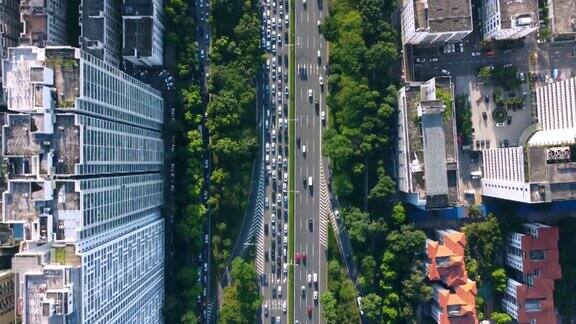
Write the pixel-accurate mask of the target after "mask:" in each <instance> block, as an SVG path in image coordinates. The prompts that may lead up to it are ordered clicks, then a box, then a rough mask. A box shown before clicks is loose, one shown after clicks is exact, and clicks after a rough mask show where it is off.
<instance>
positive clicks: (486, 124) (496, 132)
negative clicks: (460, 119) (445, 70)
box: [456, 76, 533, 150]
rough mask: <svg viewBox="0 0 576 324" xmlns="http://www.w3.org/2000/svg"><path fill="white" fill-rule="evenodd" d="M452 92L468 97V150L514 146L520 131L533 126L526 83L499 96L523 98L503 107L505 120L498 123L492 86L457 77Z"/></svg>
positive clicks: (469, 78) (529, 96)
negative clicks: (454, 89)
mask: <svg viewBox="0 0 576 324" xmlns="http://www.w3.org/2000/svg"><path fill="white" fill-rule="evenodd" d="M456 93H457V95H466V96H468V100H469V101H470V106H471V108H472V125H473V126H472V127H473V128H474V133H473V145H471V149H472V150H482V149H485V148H494V147H503V146H517V145H518V144H519V138H520V135H521V134H522V132H523V131H524V130H525V129H526V128H528V126H530V125H531V124H532V123H533V118H532V110H531V108H532V106H531V93H530V90H529V89H528V83H523V84H522V86H521V87H520V89H518V90H516V91H509V92H504V93H503V94H502V97H503V98H523V102H524V104H523V105H522V104H519V105H510V106H508V107H503V109H504V111H505V113H506V115H507V117H506V118H505V119H504V121H500V122H498V121H496V120H495V119H494V113H493V112H494V111H495V110H496V108H497V107H496V102H495V100H494V87H493V86H491V85H488V84H479V83H477V79H476V77H475V76H468V77H457V78H456Z"/></svg>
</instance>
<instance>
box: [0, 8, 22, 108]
mask: <svg viewBox="0 0 576 324" xmlns="http://www.w3.org/2000/svg"><path fill="white" fill-rule="evenodd" d="M19 5H20V1H19V0H0V61H2V60H3V59H5V58H6V57H7V55H8V47H14V46H18V42H19V39H20V33H21V32H22V23H21V22H20V11H19ZM1 79H2V69H1V68H0V106H2V105H4V91H2V81H1Z"/></svg>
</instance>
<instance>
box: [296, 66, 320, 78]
mask: <svg viewBox="0 0 576 324" xmlns="http://www.w3.org/2000/svg"><path fill="white" fill-rule="evenodd" d="M322 69H324V67H323V66H320V65H319V64H297V65H296V72H298V75H299V76H300V77H305V76H310V75H320V74H324V73H323V72H324V71H321V70H322Z"/></svg>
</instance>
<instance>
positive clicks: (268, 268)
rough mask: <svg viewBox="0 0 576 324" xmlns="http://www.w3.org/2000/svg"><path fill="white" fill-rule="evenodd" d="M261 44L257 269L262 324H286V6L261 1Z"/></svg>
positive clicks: (284, 4) (285, 4) (268, 0)
mask: <svg viewBox="0 0 576 324" xmlns="http://www.w3.org/2000/svg"><path fill="white" fill-rule="evenodd" d="M261 9H262V10H261V12H262V41H261V45H262V47H263V49H264V51H265V52H266V58H267V62H266V64H265V65H264V68H263V69H262V70H263V71H264V73H263V75H262V78H261V80H262V82H261V83H260V84H261V85H260V88H259V89H258V90H259V91H258V93H259V95H260V97H259V99H260V102H261V104H260V106H261V107H259V108H260V109H261V110H260V111H261V116H262V117H263V118H262V119H261V123H262V127H263V138H264V139H265V140H264V143H265V144H264V147H263V157H264V161H263V163H264V173H265V191H264V192H265V195H264V197H265V198H264V200H265V202H264V215H263V225H264V226H263V227H262V229H263V230H262V231H260V232H259V233H258V235H259V237H257V239H256V240H255V241H256V242H257V243H256V244H258V245H259V246H257V249H256V250H257V257H256V268H257V271H258V272H259V273H262V274H263V279H261V286H260V287H261V294H262V297H263V306H262V313H261V314H262V322H270V321H271V322H281V323H286V322H287V310H288V305H287V299H288V290H287V289H288V282H287V270H288V264H287V261H288V222H287V221H288V209H287V206H288V154H289V153H290V152H289V151H288V91H287V87H288V52H289V49H288V46H287V44H288V32H289V21H288V19H287V15H288V6H287V3H284V1H282V0H278V1H275V0H273V1H270V0H267V1H262V3H261Z"/></svg>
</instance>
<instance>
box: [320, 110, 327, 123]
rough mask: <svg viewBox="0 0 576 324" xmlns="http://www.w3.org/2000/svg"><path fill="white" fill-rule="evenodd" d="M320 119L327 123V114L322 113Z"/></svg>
mask: <svg viewBox="0 0 576 324" xmlns="http://www.w3.org/2000/svg"><path fill="white" fill-rule="evenodd" d="M320 118H321V119H322V121H326V113H325V112H324V111H322V112H321V113H320Z"/></svg>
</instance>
